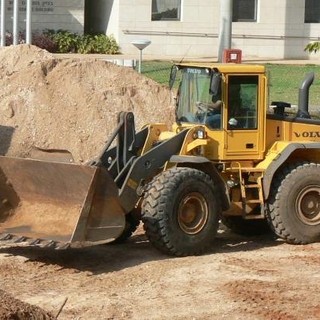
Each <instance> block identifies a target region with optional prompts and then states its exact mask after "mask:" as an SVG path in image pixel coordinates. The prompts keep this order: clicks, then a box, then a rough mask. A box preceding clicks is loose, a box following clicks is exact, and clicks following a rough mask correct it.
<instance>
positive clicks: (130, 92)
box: [0, 45, 174, 163]
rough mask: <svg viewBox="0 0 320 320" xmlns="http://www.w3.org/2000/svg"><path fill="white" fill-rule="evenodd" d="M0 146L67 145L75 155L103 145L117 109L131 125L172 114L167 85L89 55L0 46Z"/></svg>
mask: <svg viewBox="0 0 320 320" xmlns="http://www.w3.org/2000/svg"><path fill="white" fill-rule="evenodd" d="M0 86H1V91H0V114H1V117H0V139H1V140H0V154H1V155H4V154H6V155H10V156H18V157H28V156H29V155H30V151H31V149H32V147H34V146H36V147H40V148H48V149H67V150H69V151H70V152H71V153H72V154H73V157H74V159H75V162H77V163H81V162H86V161H88V160H91V159H93V158H94V157H95V156H97V155H98V154H99V153H100V151H101V150H102V148H103V146H104V144H105V142H106V141H107V139H108V137H109V136H110V134H111V132H112V131H113V129H114V128H115V127H116V119H117V114H118V112H120V111H133V112H134V115H135V120H136V127H137V129H140V128H141V127H142V126H143V125H145V124H147V123H152V122H165V123H167V124H168V125H170V124H171V123H172V121H173V119H174V112H173V107H172V106H171V94H170V91H169V89H168V88H167V87H164V86H160V85H159V84H158V83H156V82H154V81H152V80H151V79H149V78H146V77H145V76H143V75H140V74H138V73H137V72H136V71H135V70H133V69H130V68H127V67H121V66H117V65H114V64H112V63H110V62H107V61H102V60H96V59H61V60H59V59H56V58H55V57H54V56H53V55H51V54H50V53H48V52H47V51H45V50H42V49H39V48H37V47H35V46H30V45H19V46H11V47H7V48H3V49H1V50H0Z"/></svg>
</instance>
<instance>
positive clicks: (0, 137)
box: [0, 125, 15, 156]
mask: <svg viewBox="0 0 320 320" xmlns="http://www.w3.org/2000/svg"><path fill="white" fill-rule="evenodd" d="M14 130H15V129H14V128H13V127H9V126H3V125H0V155H1V156H4V155H5V154H6V153H7V152H8V150H9V148H10V145H11V140H12V136H13V133H14Z"/></svg>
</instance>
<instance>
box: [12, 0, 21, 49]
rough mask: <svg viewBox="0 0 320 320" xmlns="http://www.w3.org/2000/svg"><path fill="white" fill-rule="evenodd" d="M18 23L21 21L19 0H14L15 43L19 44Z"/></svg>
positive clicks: (13, 32)
mask: <svg viewBox="0 0 320 320" xmlns="http://www.w3.org/2000/svg"><path fill="white" fill-rule="evenodd" d="M18 23H19V0H14V1H13V28H12V29H13V31H12V34H13V45H17V44H18V43H19V31H18Z"/></svg>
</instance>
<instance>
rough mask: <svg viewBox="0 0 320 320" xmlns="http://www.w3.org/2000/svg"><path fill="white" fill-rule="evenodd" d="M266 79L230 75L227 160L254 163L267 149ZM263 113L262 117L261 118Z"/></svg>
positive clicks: (225, 117) (228, 81) (226, 123)
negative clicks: (265, 129)
mask: <svg viewBox="0 0 320 320" xmlns="http://www.w3.org/2000/svg"><path fill="white" fill-rule="evenodd" d="M262 82H264V77H262V76H260V75H257V74H255V75H228V76H227V77H226V87H227V92H226V95H227V101H226V108H225V110H224V113H225V114H224V128H225V159H246V160H254V159H259V158H261V156H262V151H263V150H262V149H263V148H264V143H263V137H264V121H263V119H264V115H263V114H262V113H263V112H264V107H263V106H264V105H265V101H264V99H265V97H264V96H265V94H264V93H263V90H259V88H264V83H262ZM260 113H261V114H260Z"/></svg>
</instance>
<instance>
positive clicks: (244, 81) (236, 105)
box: [227, 76, 259, 130]
mask: <svg viewBox="0 0 320 320" xmlns="http://www.w3.org/2000/svg"><path fill="white" fill-rule="evenodd" d="M258 82H259V78H258V76H230V77H229V79H228V102H227V105H228V129H229V130H243V129H257V126H258V121H257V114H258V109H257V108H258Z"/></svg>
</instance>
